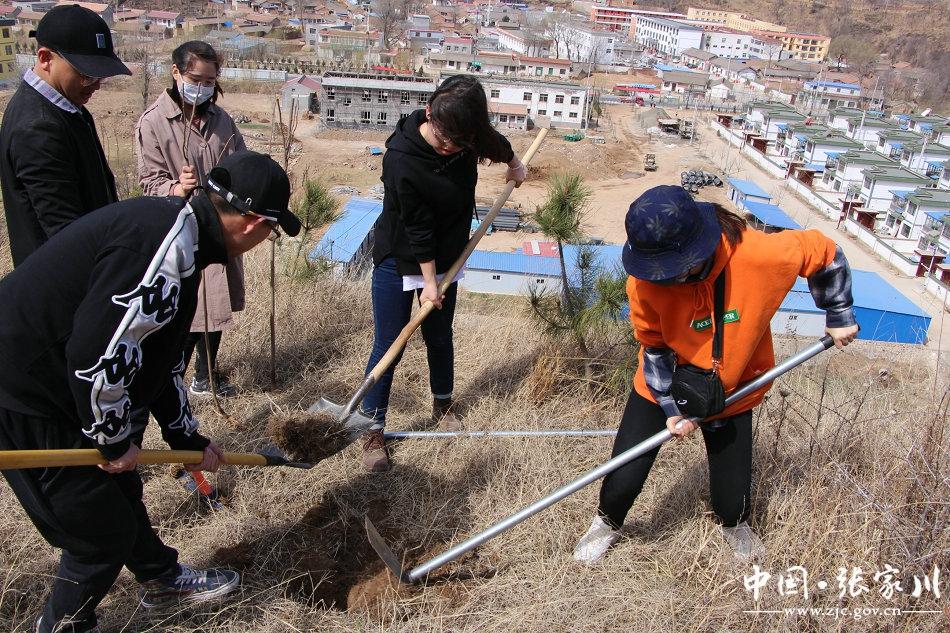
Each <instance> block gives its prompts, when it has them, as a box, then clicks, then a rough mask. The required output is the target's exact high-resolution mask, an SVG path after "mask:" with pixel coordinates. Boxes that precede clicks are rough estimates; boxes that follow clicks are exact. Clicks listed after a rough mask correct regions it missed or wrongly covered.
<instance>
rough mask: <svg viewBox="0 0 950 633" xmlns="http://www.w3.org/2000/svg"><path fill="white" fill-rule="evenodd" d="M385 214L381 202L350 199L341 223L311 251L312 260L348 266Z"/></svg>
mask: <svg viewBox="0 0 950 633" xmlns="http://www.w3.org/2000/svg"><path fill="white" fill-rule="evenodd" d="M382 212H383V201H382V200H372V199H369V198H358V197H356V196H354V197H352V198H350V199H349V200H348V201H347V202H346V204H345V205H343V212H342V213H341V214H340V219H339V220H337V221H336V222H334V223H333V224H331V225H330V228H328V229H327V232H326V233H324V234H323V237H322V238H321V239H320V241H319V242H318V243H317V245H316V246H314V247H313V250H311V251H310V255H309V257H310V259H316V258H318V257H320V258H324V259H329V260H332V261H335V262H343V263H347V262H349V261H350V260H351V259H353V256H354V255H355V254H356V251H358V250H359V247H360V244H362V243H363V240H364V239H366V234H367V233H369V230H370V229H371V228H373V225H374V224H375V223H376V219H377V218H378V217H379V215H380V214H381V213H382Z"/></svg>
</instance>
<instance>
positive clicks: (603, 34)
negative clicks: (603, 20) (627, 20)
mask: <svg viewBox="0 0 950 633" xmlns="http://www.w3.org/2000/svg"><path fill="white" fill-rule="evenodd" d="M551 40H552V42H553V44H554V46H555V48H556V51H555V52H556V55H557V57H558V59H569V60H571V61H572V62H579V63H583V64H591V63H592V64H594V65H595V66H610V65H611V64H613V63H614V43H615V42H616V41H618V34H617V33H613V32H610V31H602V30H600V29H594V28H591V27H589V26H584V25H580V24H572V23H570V22H558V23H555V24H554V26H553V30H552V33H551Z"/></svg>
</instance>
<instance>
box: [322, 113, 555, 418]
mask: <svg viewBox="0 0 950 633" xmlns="http://www.w3.org/2000/svg"><path fill="white" fill-rule="evenodd" d="M547 134H548V128H546V127H543V128H541V129H540V130H538V135H537V136H536V137H535V138H534V142H533V143H531V147H529V148H528V151H527V152H525V153H524V156H522V157H521V162H522V163H524V164H525V165H527V164H528V163H530V162H531V159H532V158H534V155H535V154H536V153H537V151H538V148H540V147H541V143H543V142H544V137H545V136H547ZM514 189H515V181H513V180H509V181H508V182H506V183H505V188H504V190H503V191H502V192H501V193H500V194H498V197H496V198H495V202H494V203H493V204H492V206H491V209H490V210H489V211H488V214H487V215H486V216H485V219H483V220H482V221H481V224H479V225H478V228H477V229H476V230H475V233H473V234H472V237H470V238H469V240H468V244H466V245H465V250H464V251H462V254H461V255H459V256H458V258H457V259H456V260H455V263H453V264H452V267H451V268H449V269H448V271H446V273H445V275H444V276H443V277H442V282H441V283H440V284H439V293H440V294H444V293H445V291H446V290H448V288H449V286H450V285H452V282H453V281H454V280H455V276H456V275H457V274H458V272H459V271H460V270H461V269H462V266H464V265H465V262H467V261H468V258H469V256H470V255H471V254H472V252H473V251H474V250H475V247H476V246H478V243H479V242H480V241H481V239H482V238H483V237H484V236H485V233H487V232H488V227H490V226H491V223H492V222H494V221H495V217H496V216H497V215H498V213H499V211H501V208H502V207H503V206H504V205H505V202H507V201H508V197H509V196H510V195H511V192H512V191H514ZM434 309H435V306H434V305H433V303H432V302H431V301H426V302H425V303H423V304H422V305H421V306H419V309H418V310H416V313H415V315H413V317H412V319H411V320H410V321H409V323H407V324H406V326H405V327H404V328H402V331H401V332H399V336H397V337H396V340H395V341H393V343H392V345H390V346H389V349H388V350H386V353H385V354H383V357H382V358H380V359H379V362H377V363H376V365H375V366H374V367H373V368H372V369H371V370H370V371H369V373H368V374H366V378H364V379H363V383H362V384H361V385H360V387H359V389H357V390H356V393H354V394H353V397H352V398H350V401H349V402H347V403H346V407H344V409H343V413H342V414H341V416H340V417H341V419H345V418H346V417H347V416H349V415H350V414H351V413H353V412H354V411H355V410H356V407H358V406H359V404H360V402H362V401H363V398H365V397H366V394H367V393H368V392H369V390H370V389H371V388H372V387H373V385H375V384H376V381H377V380H379V379H380V377H381V376H382V375H383V374H384V373H386V370H387V369H389V367H390V365H392V364H393V361H395V360H396V358H397V357H398V356H399V354H400V353H402V350H403V348H405V347H406V343H408V342H409V339H410V337H412V335H413V333H414V332H415V331H416V330H417V329H418V328H419V326H420V325H422V322H423V321H425V320H426V317H427V316H429V314H430V313H431V312H432V310H434Z"/></svg>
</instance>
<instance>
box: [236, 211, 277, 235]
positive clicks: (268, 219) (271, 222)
mask: <svg viewBox="0 0 950 633" xmlns="http://www.w3.org/2000/svg"><path fill="white" fill-rule="evenodd" d="M268 211H270V209H268ZM272 213H274V214H275V215H277V214H278V213H279V212H278V211H273V212H272ZM241 215H253V216H255V217H258V218H264V221H265V222H267V225H268V226H269V227H270V230H271V234H270V235H269V236H268V237H267V239H269V240H270V241H272V242H276V241H277V240H278V239H280V231H279V230H278V227H279V226H280V224H278V223H277V220H275V219H274V218H273V217H270V216H267V215H264V214H262V213H257V212H256V211H251V210H250V209H246V210H241Z"/></svg>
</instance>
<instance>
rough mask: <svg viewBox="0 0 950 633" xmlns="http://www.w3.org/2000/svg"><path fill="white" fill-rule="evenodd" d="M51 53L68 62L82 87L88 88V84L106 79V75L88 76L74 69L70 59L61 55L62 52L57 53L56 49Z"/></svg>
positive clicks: (91, 84) (92, 84)
mask: <svg viewBox="0 0 950 633" xmlns="http://www.w3.org/2000/svg"><path fill="white" fill-rule="evenodd" d="M53 53H55V54H56V56H57V57H60V58H61V59H62V60H63V61H65V62H66V63H67V64H69V67H70V68H72V69H73V70H74V71H75V72H76V74H77V75H79V84H80V85H81V86H82V87H83V88H89V87H90V86H94V85H95V84H96V82H100V81H105V80H106V79H107V78H106V77H90V76H89V75H84V74H82V73H81V72H79V71H78V70H76V67H75V66H73V65H72V64H71V63H70V61H69V60H68V59H66V58H65V57H64V56H63V54H62V53H59V52H57V51H53Z"/></svg>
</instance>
